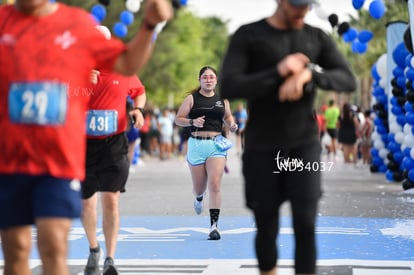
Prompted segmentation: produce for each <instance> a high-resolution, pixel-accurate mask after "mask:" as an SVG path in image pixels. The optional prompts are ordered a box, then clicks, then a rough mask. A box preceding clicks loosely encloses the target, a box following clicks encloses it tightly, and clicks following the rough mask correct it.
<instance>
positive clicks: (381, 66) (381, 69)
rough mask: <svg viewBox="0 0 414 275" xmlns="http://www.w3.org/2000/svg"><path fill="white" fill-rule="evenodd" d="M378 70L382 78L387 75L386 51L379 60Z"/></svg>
mask: <svg viewBox="0 0 414 275" xmlns="http://www.w3.org/2000/svg"><path fill="white" fill-rule="evenodd" d="M377 72H378V75H379V76H381V78H386V77H387V54H386V53H384V54H383V55H381V56H380V57H379V58H378V61H377Z"/></svg>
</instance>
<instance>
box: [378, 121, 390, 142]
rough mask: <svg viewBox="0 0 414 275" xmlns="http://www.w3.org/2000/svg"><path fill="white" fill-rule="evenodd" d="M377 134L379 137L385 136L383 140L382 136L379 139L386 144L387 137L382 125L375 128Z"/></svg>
mask: <svg viewBox="0 0 414 275" xmlns="http://www.w3.org/2000/svg"><path fill="white" fill-rule="evenodd" d="M377 132H378V133H379V134H381V135H384V134H385V138H383V137H382V136H381V138H382V140H383V141H384V142H386V141H387V139H388V137H387V135H386V134H387V132H388V131H387V128H385V126H382V125H378V126H377ZM384 139H385V140H384Z"/></svg>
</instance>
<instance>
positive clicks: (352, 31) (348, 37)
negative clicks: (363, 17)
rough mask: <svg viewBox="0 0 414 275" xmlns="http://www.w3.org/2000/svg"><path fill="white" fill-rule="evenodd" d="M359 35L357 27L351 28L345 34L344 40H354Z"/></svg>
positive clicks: (347, 41) (348, 41)
mask: <svg viewBox="0 0 414 275" xmlns="http://www.w3.org/2000/svg"><path fill="white" fill-rule="evenodd" d="M357 36H358V31H357V30H356V29H355V28H349V29H348V31H347V32H346V33H344V34H343V40H344V42H346V43H350V42H352V41H354V39H355V38H357Z"/></svg>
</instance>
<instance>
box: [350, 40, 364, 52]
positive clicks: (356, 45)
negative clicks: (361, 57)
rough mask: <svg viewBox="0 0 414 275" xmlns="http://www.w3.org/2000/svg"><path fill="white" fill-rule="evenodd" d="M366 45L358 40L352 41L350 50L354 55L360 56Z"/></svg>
mask: <svg viewBox="0 0 414 275" xmlns="http://www.w3.org/2000/svg"><path fill="white" fill-rule="evenodd" d="M367 48H368V45H367V44H366V43H361V42H360V41H358V39H355V40H354V41H352V44H351V49H352V51H353V52H354V53H358V54H362V53H365V52H366V51H367Z"/></svg>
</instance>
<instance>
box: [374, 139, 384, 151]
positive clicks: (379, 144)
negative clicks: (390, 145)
mask: <svg viewBox="0 0 414 275" xmlns="http://www.w3.org/2000/svg"><path fill="white" fill-rule="evenodd" d="M374 147H375V148H377V149H378V150H381V149H383V148H384V143H383V142H382V140H380V139H377V140H375V141H374Z"/></svg>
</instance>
